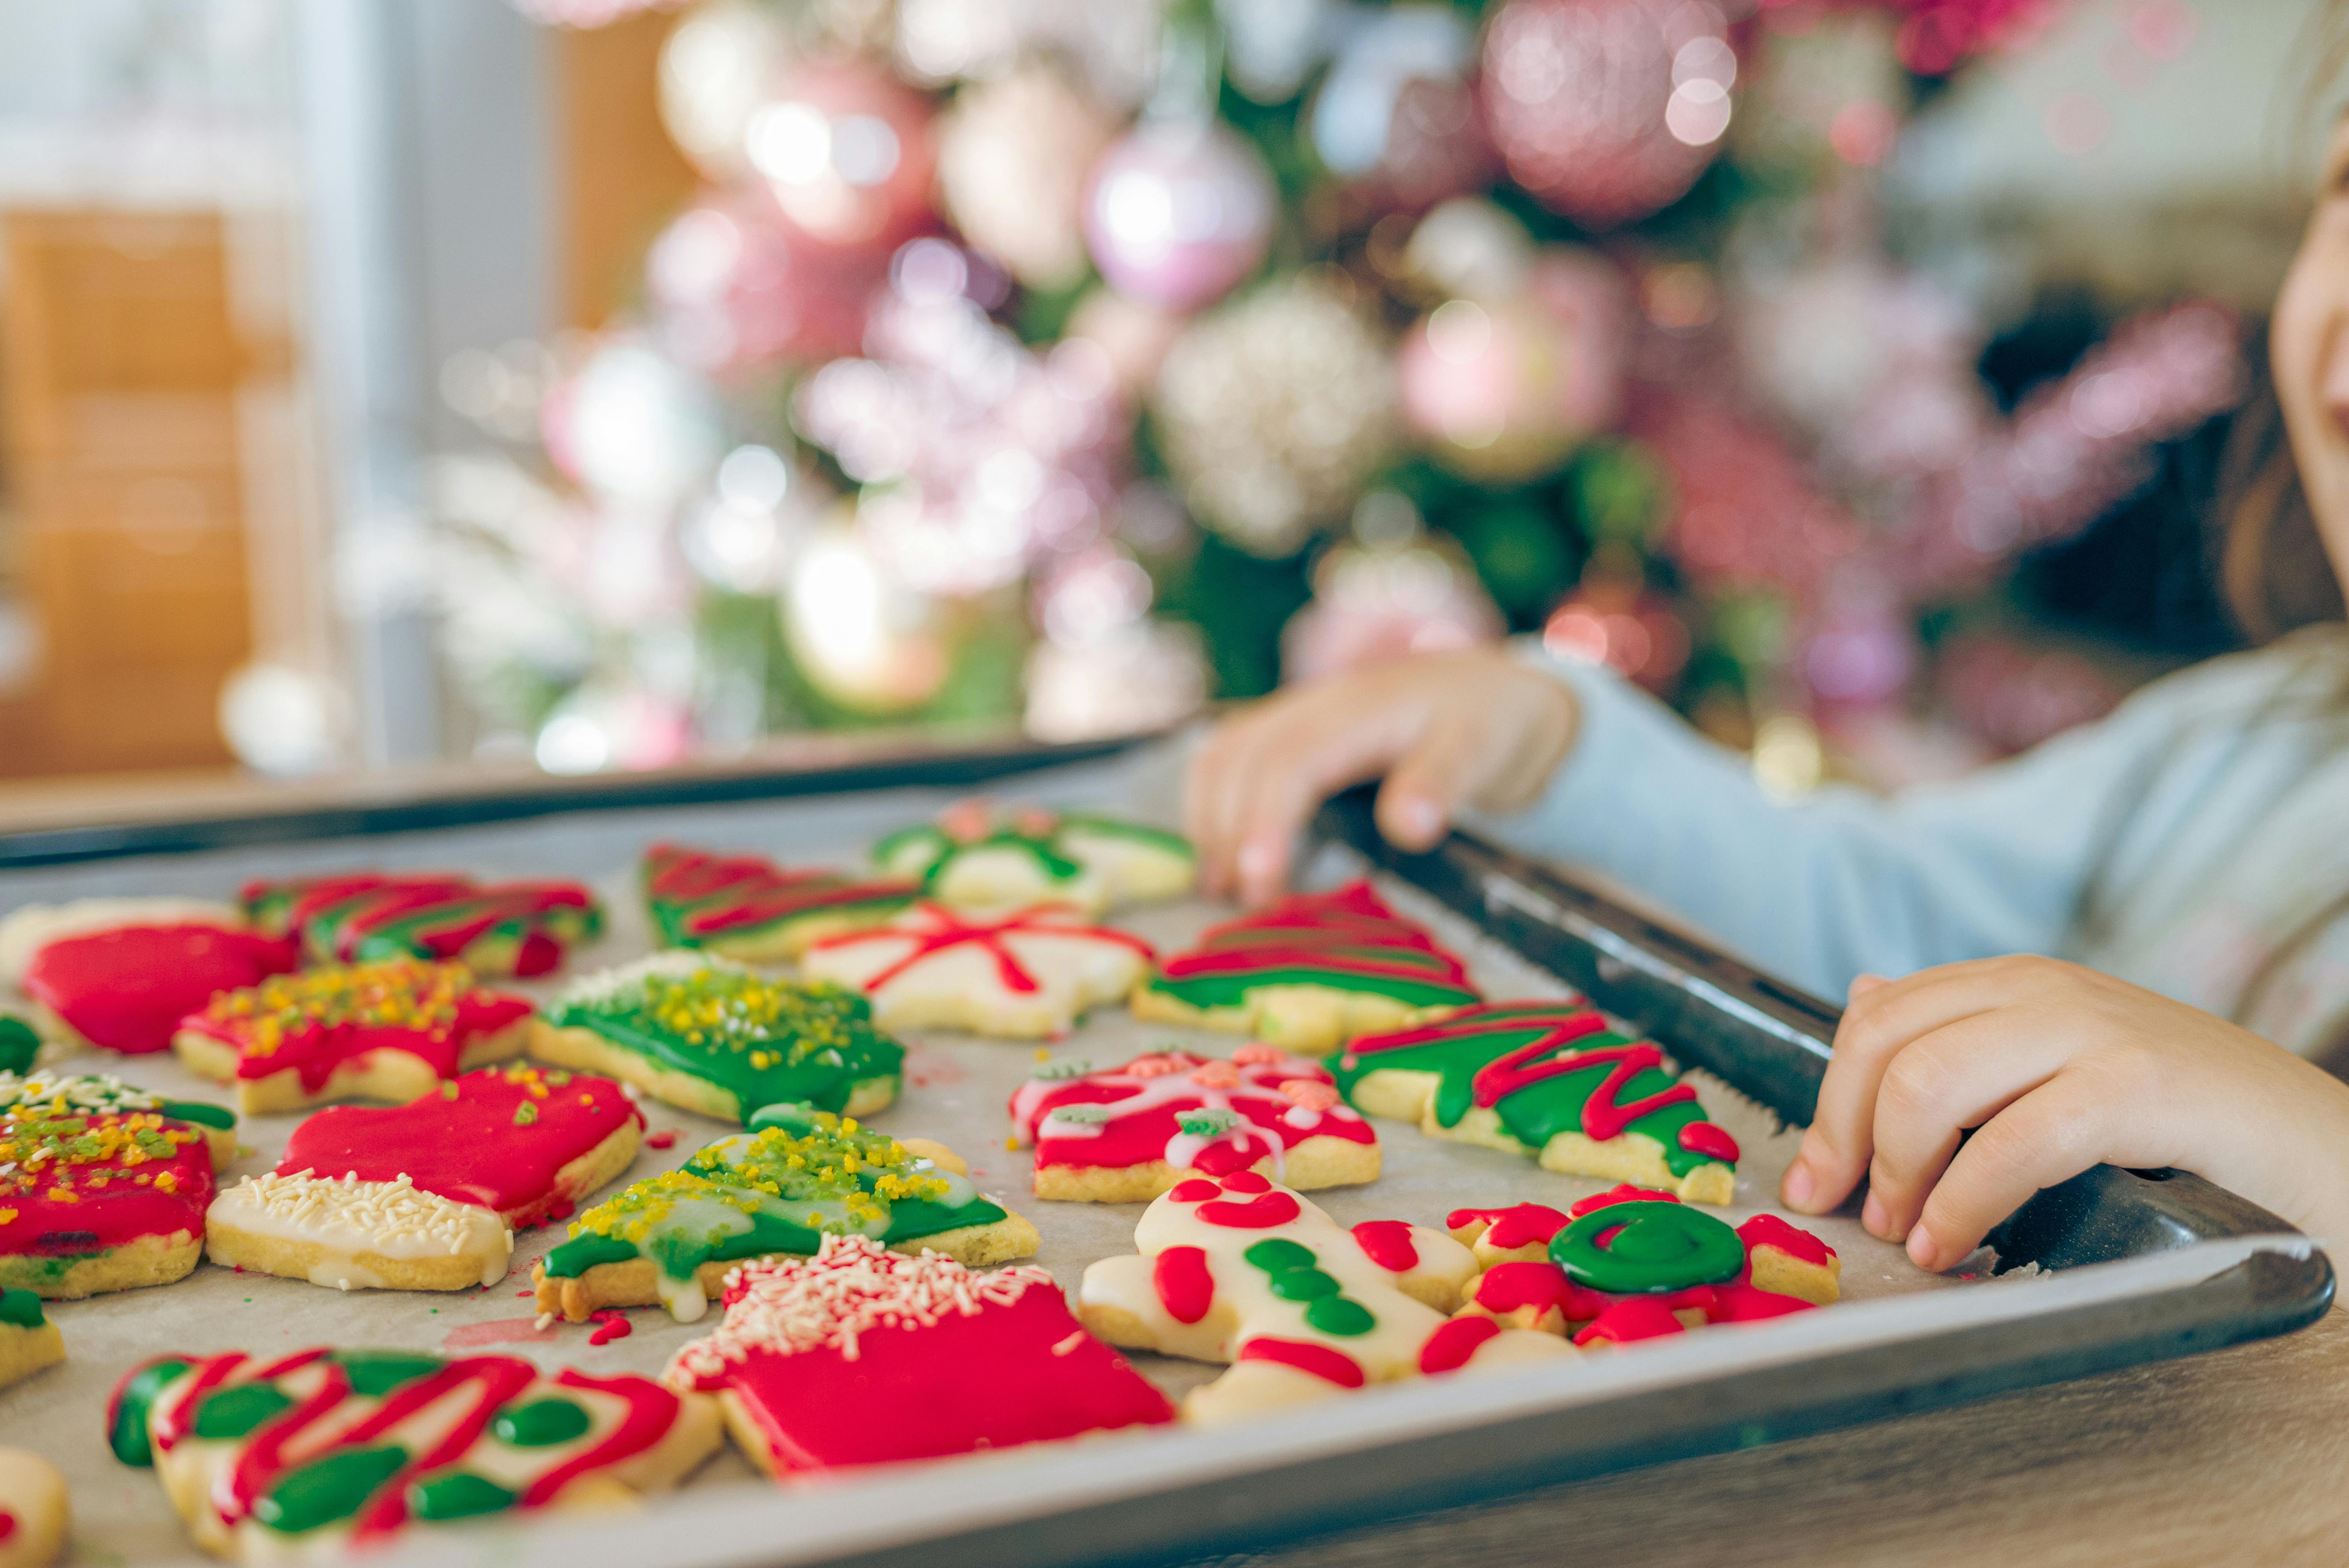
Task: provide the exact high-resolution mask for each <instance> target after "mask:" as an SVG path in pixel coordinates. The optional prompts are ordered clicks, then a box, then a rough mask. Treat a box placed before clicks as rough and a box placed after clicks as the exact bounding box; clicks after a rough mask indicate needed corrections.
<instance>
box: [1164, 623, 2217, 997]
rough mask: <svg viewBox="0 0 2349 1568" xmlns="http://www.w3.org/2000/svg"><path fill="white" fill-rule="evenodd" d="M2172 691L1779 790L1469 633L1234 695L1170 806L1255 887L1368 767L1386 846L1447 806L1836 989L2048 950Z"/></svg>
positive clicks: (1240, 883) (1601, 692) (1210, 850)
mask: <svg viewBox="0 0 2349 1568" xmlns="http://www.w3.org/2000/svg"><path fill="white" fill-rule="evenodd" d="M2164 684H2165V686H2174V684H2175V683H2164ZM2181 695H2184V694H2179V693H2173V694H2172V695H2171V696H2160V695H2158V693H2150V694H2148V695H2147V696H2139V697H2137V698H2133V699H2132V700H2131V702H2130V703H2128V704H2127V705H2125V706H2124V707H2123V708H2122V709H2121V710H2120V711H2119V712H2118V713H2116V714H2115V715H2114V716H2113V717H2110V718H2108V719H2106V720H2105V721H2104V722H2102V723H2100V724H2096V725H2092V726H2088V727H2085V728H2083V729H2079V730H2075V731H2073V732H2072V733H2070V734H2068V735H2065V736H2062V737H2059V738H2057V739H2055V740H2054V741H2052V742H2050V743H2048V744H2047V745H2045V746H2043V747H2041V748H2038V749H2037V750H2036V751H2033V752H2032V753H2031V754H2030V755H2029V756H2027V757H2023V758H2017V759H2016V760H2014V761H2013V762H2009V763H2005V764H2002V765H2001V766H1999V767H1995V768H1989V769H1982V771H1980V772H1979V773H1977V774H1975V775H1973V776H1972V777H1971V778H1969V779H1966V780H1964V781H1963V782H1962V783H1960V784H1956V785H1951V786H1946V787H1941V788H1936V789H1914V790H1910V791H1909V792H1908V793H1906V794H1905V795H1903V796H1901V797H1899V798H1898V799H1892V800H1885V799H1878V798H1876V797H1873V796H1869V795H1867V794H1864V793H1862V792H1860V791H1858V790H1855V789H1841V788H1834V787H1830V788H1828V789H1821V790H1819V791H1817V792H1816V794H1814V795H1812V796H1810V797H1808V798H1807V799H1804V800H1801V801H1798V802H1795V803H1794V804H1791V805H1790V804H1786V803H1783V802H1780V801H1776V800H1773V799H1770V798H1769V797H1767V796H1766V795H1764V793H1763V791H1762V789H1761V788H1760V786H1759V785H1758V784H1757V783H1756V782H1755V780H1754V773H1753V769H1751V767H1749V766H1748V765H1747V763H1746V761H1745V759H1744V758H1741V757H1737V756H1735V755H1733V754H1732V753H1730V752H1728V751H1726V750H1723V748H1720V747H1718V746H1715V745H1713V744H1712V743H1711V742H1709V741H1707V740H1705V739H1703V738H1702V737H1700V736H1699V735H1697V734H1696V732H1695V731H1693V730H1692V729H1690V728H1689V727H1688V726H1687V725H1685V724H1684V723H1682V721H1681V720H1680V719H1679V718H1678V717H1676V716H1674V715H1673V714H1672V713H1671V711H1670V710H1668V709H1666V708H1665V707H1663V706H1662V705H1661V704H1660V703H1658V702H1656V701H1655V700H1654V699H1652V698H1651V697H1650V696H1647V694H1646V693H1644V692H1641V691H1640V690H1638V689H1637V688H1635V687H1633V686H1630V685H1628V684H1627V683H1625V682H1623V681H1620V680H1619V679H1617V678H1615V677H1614V676H1611V675H1609V674H1608V673H1607V672H1605V671H1599V670H1592V669H1588V668H1585V667H1582V666H1578V665H1564V664H1561V663H1559V662H1557V661H1552V660H1542V659H1537V658H1529V657H1525V656H1520V655H1515V654H1511V653H1509V652H1507V651H1505V650H1502V649H1498V648H1488V649H1477V650H1471V651H1464V652H1459V653H1451V654H1443V655H1422V656H1419V657H1414V658H1409V659H1402V660H1397V661H1394V662H1392V663H1391V664H1387V665H1379V666H1376V667H1374V668H1371V669H1368V670H1364V671H1361V672H1360V673H1358V674H1355V675H1350V676H1340V677H1339V678H1337V679H1333V680H1330V681H1325V682H1320V683H1317V684H1315V685H1311V686H1300V687H1295V688H1292V689H1290V690H1288V691H1284V692H1282V693H1280V694H1278V696H1273V697H1270V698H1268V699H1267V700H1265V701H1264V702H1261V703H1258V704H1257V705H1256V706H1254V707H1250V708H1248V709H1246V710H1244V711H1243V712H1242V713H1240V714H1239V715H1238V716H1237V717H1234V718H1232V719H1230V720H1228V721H1226V723H1225V724H1224V725H1223V726H1222V727H1220V728H1219V729H1218V730H1217V731H1216V734H1215V736H1214V737H1213V738H1211V739H1210V740H1209V742H1208V744H1207V745H1206V747H1205V748H1203V749H1202V751H1201V752H1200V753H1199V755H1198V756H1197V757H1196V758H1195V759H1194V763H1193V768H1192V773H1191V779H1190V787H1189V789H1188V792H1187V797H1186V809H1187V814H1188V820H1189V826H1190V830H1191V832H1192V836H1193V837H1194V838H1195V839H1196V840H1197V841H1198V842H1199V844H1200V849H1201V863H1202V868H1203V876H1204V881H1205V882H1206V887H1207V888H1208V890H1209V891H1210V892H1238V893H1240V894H1241V895H1242V896H1244V897H1246V898H1247V899H1248V900H1250V901H1251V902H1260V901H1262V900H1264V899H1267V898H1269V897H1271V896H1272V894H1273V893H1275V892H1278V889H1279V887H1280V885H1281V883H1282V882H1283V881H1284V879H1285V878H1286V876H1287V873H1288V859H1289V855H1290V853H1291V849H1290V845H1291V843H1292V841H1293V839H1294V836H1295V834H1296V832H1297V830H1299V828H1300V827H1302V826H1303V824H1304V822H1305V820H1307V818H1308V817H1309V815H1310V813H1311V811H1312V810H1313V808H1314V806H1315V805H1316V804H1317V803H1318V802H1319V800H1320V799H1323V798H1324V797H1325V796H1327V795H1329V794H1330V793H1333V792H1334V791H1336V790H1338V789H1344V788H1345V787H1347V786H1348V785H1350V784H1354V783H1357V782H1361V781H1362V780H1365V779H1379V778H1383V779H1385V780H1386V784H1385V787H1384V788H1383V789H1382V790H1381V794H1380V798H1379V820H1380V823H1381V827H1382V828H1383V829H1384V830H1385V831H1386V833H1387V835H1388V836H1389V837H1390V838H1392V839H1393V840H1394V841H1397V842H1398V843H1401V844H1403V845H1405V846H1406V847H1413V848H1416V847H1423V846H1425V845H1427V844H1431V843H1433V841H1435V840H1436V839H1437V838H1438V837H1440V836H1441V835H1442V833H1443V831H1444V828H1445V827H1446V826H1447V825H1448V824H1449V823H1450V822H1451V821H1452V820H1454V819H1455V818H1458V817H1461V816H1463V815H1466V816H1467V817H1468V819H1469V820H1470V823H1471V825H1473V826H1474V827H1475V828H1476V829H1477V830H1479V831H1482V832H1485V833H1489V834H1490V835H1492V836H1493V837H1495V838H1497V839H1499V840H1501V841H1504V842H1506V843H1508V844H1510V845H1512V846H1513V847H1516V848H1517V849H1520V850H1523V851H1526V852H1528V853H1532V854H1537V855H1542V856H1547V857H1549V858H1552V859H1556V860H1559V861H1569V862H1573V863H1577V864H1580V865H1585V866H1588V867H1591V868H1593V869H1595V870H1598V871H1600V872H1605V873H1607V874H1609V875H1610V876H1613V877H1615V878H1617V879H1619V880H1620V881H1622V882H1626V883H1628V884H1630V885H1631V886H1633V887H1636V888H1639V889H1640V891H1641V892H1644V893H1646V894H1648V895H1649V896H1651V897H1652V898H1654V899H1656V900H1657V901H1658V902H1660V903H1663V904H1664V905H1666V906H1667V907H1669V908H1671V909H1673V910H1676V911H1677V912H1679V913H1681V914H1682V915H1684V916H1686V917H1687V918H1689V919H1690V920H1692V921H1694V922H1695V923H1698V924H1699V925H1702V926H1703V927H1705V928H1706V929H1707V930H1709V931H1711V932H1712V933H1713V934H1715V935H1717V936H1719V937H1720V938H1722V939H1723V941H1725V942H1727V943H1728V944H1730V945H1732V946H1733V947H1735V948H1737V949H1738V950H1740V951H1741V952H1743V953H1744V954H1746V955H1747V956H1748V957H1750V958H1752V959H1754V961H1755V962H1756V963H1758V964H1760V965H1763V966H1764V967H1765V968H1768V969H1771V970H1773V971H1775V972H1776V973H1778V974H1781V975H1785V976H1786V977H1787V978H1789V979H1791V980H1794V981H1795V982H1796V983H1798V984H1801V985H1807V986H1810V987H1812V988H1813V989H1816V990H1819V991H1822V992H1825V993H1826V994H1827V995H1837V994H1838V993H1840V992H1841V991H1842V990H1843V988H1844V987H1845V986H1846V985H1847V984H1849V982H1850V980H1851V977H1852V976H1853V975H1857V974H1861V973H1863V972H1866V971H1869V970H1878V971H1883V972H1888V973H1906V972H1908V971H1909V970H1912V969H1918V968H1922V967H1924V966H1926V965H1932V964H1940V963H1946V962H1949V961H1951V960H1954V959H1961V958H1974V957H1982V956H1985V955H1988V954H1997V953H2015V952H2054V951H2060V950H2061V948H2062V945H2063V944H2064V942H2065V940H2066V935H2067V934H2068V932H2069V931H2070V930H2071V928H2072V924H2073V922H2074V919H2075V916H2076V914H2077V912H2078V905H2079V901H2080V897H2081V890H2082V888H2083V886H2084V884H2085V881H2086V878H2087V874H2088V871H2089V868H2090V867H2091V866H2092V865H2095V863H2097V861H2098V860H2099V858H2100V857H2103V856H2104V855H2106V853H2107V851H2108V850H2109V848H2110V846H2109V844H2108V842H2107V840H2108V837H2109V832H2110V828H2109V824H2110V823H2112V822H2115V821H2120V820H2127V812H2126V810H2121V808H2124V807H2127V806H2128V805H2130V804H2131V801H2130V799H2129V798H2130V797H2131V795H2132V792H2133V789H2134V788H2135V783H2136V781H2137V779H2142V778H2147V777H2151V776H2152V775H2154V774H2155V773H2156V772H2157V771H2158V767H2159V762H2160V759H2161V758H2162V756H2163V754H2164V750H2165V748H2167V747H2169V746H2170V745H2171V744H2172V743H2173V742H2175V741H2176V739H2177V738H2178V733H2179V730H2180V727H2181V724H2182V723H2183V722H2184V720H2183V719H2182V718H2181V716H2180V712H2179V709H2180V707H2182V706H2183V705H2182V704H2181V702H2180V701H2179V700H2178V697H2179V696H2181ZM2212 749H2213V751H2214V754H2217V755H2221V756H2223V755H2224V752H2225V748H2223V747H2220V748H2212ZM2163 781H2164V783H2165V785H2168V784H2173V783H2175V784H2178V785H2179V786H2180V787H2181V788H2183V787H2185V786H2187V785H2189V784H2190V779H2184V778H2179V779H2169V778H2165V779H2164V780H2163Z"/></svg>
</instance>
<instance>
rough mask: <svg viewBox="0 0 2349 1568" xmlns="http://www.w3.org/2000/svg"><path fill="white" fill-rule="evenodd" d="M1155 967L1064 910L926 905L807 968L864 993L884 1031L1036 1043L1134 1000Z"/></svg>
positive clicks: (842, 939)
mask: <svg viewBox="0 0 2349 1568" xmlns="http://www.w3.org/2000/svg"><path fill="white" fill-rule="evenodd" d="M1150 958H1151V949H1150V944H1148V943H1146V942H1144V941H1143V940H1142V939H1141V938H1140V937H1138V936H1132V935H1129V934H1126V933H1124V932H1123V931H1112V930H1111V929H1110V928H1109V927H1107V926H1103V925H1092V924H1088V923H1086V920H1085V918H1084V916H1082V915H1080V914H1077V913H1074V912H1072V911H1070V910H1066V909H1062V908H1061V907H1059V906H1058V905H1051V904H1047V905H1040V906H1039V907H1037V908H1033V909H1025V910H1020V911H1019V912H1017V913H1011V914H1005V915H965V914H959V913H956V912H955V911H953V910H950V909H948V908H947V907H946V906H945V905H944V904H937V903H921V904H916V905H915V906H914V907H913V908H911V909H909V910H907V911H906V912H905V913H904V914H902V915H899V916H898V917H897V918H896V919H895V921H892V922H891V923H889V924H887V925H885V926H883V927H880V928H879V929H877V930H873V931H854V932H849V933H847V934H844V935H840V936H833V937H827V938H825V939H824V940H823V941H822V942H819V943H817V944H814V945H813V946H812V947H810V948H809V949H808V951H807V954H806V955H805V956H804V957H802V959H801V961H800V966H801V968H802V971H803V972H804V973H806V974H807V975H810V976H812V977H813V978H816V979H821V980H832V981H835V982H837V983H839V984H841V985H853V986H855V987H858V988H859V989H861V990H863V991H864V994H865V995H868V996H870V997H871V998H872V1000H873V1016H874V1017H875V1018H877V1019H879V1020H880V1022H881V1024H882V1025H883V1026H885V1027H886V1028H891V1029H924V1028H931V1029H968V1030H969V1031H971V1032H972V1033H973V1034H979V1035H999V1036H1005V1037H1011V1038H1015V1039H1038V1038H1045V1037H1052V1036H1057V1035H1064V1034H1066V1033H1068V1031H1069V1030H1070V1029H1071V1027H1073V1026H1075V1024H1076V1021H1077V1020H1078V1019H1079V1018H1080V1017H1081V1016H1083V1015H1084V1014H1085V1012H1086V1010H1087V1009H1089V1008H1091V1007H1092V1006H1096V1005H1098V1004H1100V1003H1102V1002H1109V1001H1114V1000H1116V999H1117V998H1119V997H1121V996H1123V995H1126V994H1127V993H1128V992H1130V991H1132V990H1133V987H1134V985H1135V983H1136V982H1138V981H1139V980H1141V978H1142V977H1143V975H1145V974H1147V973H1148V972H1149V968H1150Z"/></svg>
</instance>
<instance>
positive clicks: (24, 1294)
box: [0, 1289, 66, 1544]
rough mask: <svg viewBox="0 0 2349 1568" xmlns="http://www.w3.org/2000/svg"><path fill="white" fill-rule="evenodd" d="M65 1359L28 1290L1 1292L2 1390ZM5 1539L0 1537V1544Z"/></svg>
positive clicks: (61, 1340)
mask: <svg viewBox="0 0 2349 1568" xmlns="http://www.w3.org/2000/svg"><path fill="white" fill-rule="evenodd" d="M65 1358H66V1342H65V1338H64V1336H62V1335H60V1334H58V1333H57V1325H56V1324H54V1323H51V1322H50V1321H49V1320H48V1318H47V1315H45V1314H43V1312H42V1311H41V1298H40V1297H39V1296H37V1295H34V1294H33V1293H32V1292H31V1291H29V1290H12V1289H0V1388H5V1387H7V1386H8V1385H9V1384H11V1383H21V1382H23V1381H24V1380H25V1379H26V1378H27V1377H31V1376H32V1375H33V1374H34V1373H36V1372H38V1371H40V1370H41V1369H42V1368H43V1367H54V1366H56V1365H57V1363H58V1362H60V1361H62V1360H64V1359H65ZM5 1542H6V1537H5V1536H0V1544H5Z"/></svg>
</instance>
